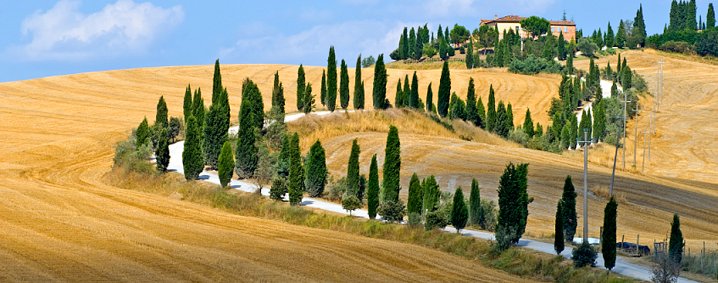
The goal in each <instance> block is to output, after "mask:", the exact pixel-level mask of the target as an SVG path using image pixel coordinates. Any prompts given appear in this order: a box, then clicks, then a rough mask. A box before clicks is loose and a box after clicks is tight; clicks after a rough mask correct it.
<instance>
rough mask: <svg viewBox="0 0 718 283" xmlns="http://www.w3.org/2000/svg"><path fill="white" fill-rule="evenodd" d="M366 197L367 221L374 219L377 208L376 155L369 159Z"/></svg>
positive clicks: (377, 178) (377, 177)
mask: <svg viewBox="0 0 718 283" xmlns="http://www.w3.org/2000/svg"><path fill="white" fill-rule="evenodd" d="M368 187H369V188H368V191H367V197H366V204H367V210H368V212H369V219H374V218H376V211H377V209H378V208H379V168H378V165H377V162H376V154H374V155H373V156H372V157H371V165H369V184H368Z"/></svg>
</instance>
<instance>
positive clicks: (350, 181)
mask: <svg viewBox="0 0 718 283" xmlns="http://www.w3.org/2000/svg"><path fill="white" fill-rule="evenodd" d="M360 153H361V149H360V148H359V144H358V143H357V140H356V139H354V140H353V141H352V149H351V153H350V154H349V163H348V165H347V194H349V195H354V196H357V193H358V192H359V154H360Z"/></svg>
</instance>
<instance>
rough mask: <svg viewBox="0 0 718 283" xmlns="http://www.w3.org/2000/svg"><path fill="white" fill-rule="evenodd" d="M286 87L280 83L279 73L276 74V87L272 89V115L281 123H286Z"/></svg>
mask: <svg viewBox="0 0 718 283" xmlns="http://www.w3.org/2000/svg"><path fill="white" fill-rule="evenodd" d="M284 102H285V100H284V86H283V85H282V83H281V82H280V81H279V72H276V73H274V86H273V87H272V110H271V111H272V113H273V114H274V115H275V116H276V119H277V120H278V121H279V122H284V113H285V111H284Z"/></svg>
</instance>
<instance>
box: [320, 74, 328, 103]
mask: <svg viewBox="0 0 718 283" xmlns="http://www.w3.org/2000/svg"><path fill="white" fill-rule="evenodd" d="M321 87H322V89H321V97H320V99H321V103H322V105H327V74H326V71H325V70H322V85H321Z"/></svg>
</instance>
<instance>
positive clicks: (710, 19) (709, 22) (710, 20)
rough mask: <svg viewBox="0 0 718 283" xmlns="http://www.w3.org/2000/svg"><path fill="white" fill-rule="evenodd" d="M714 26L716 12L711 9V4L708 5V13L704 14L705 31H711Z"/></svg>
mask: <svg viewBox="0 0 718 283" xmlns="http://www.w3.org/2000/svg"><path fill="white" fill-rule="evenodd" d="M715 26H716V12H715V10H714V9H713V3H708V13H707V14H706V29H712V28H714V27H715Z"/></svg>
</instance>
